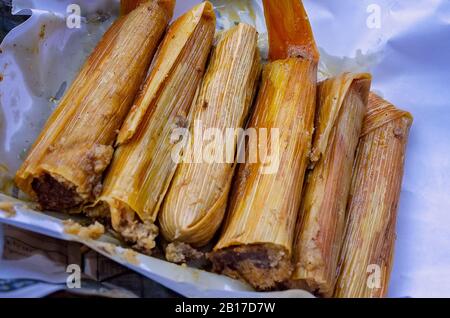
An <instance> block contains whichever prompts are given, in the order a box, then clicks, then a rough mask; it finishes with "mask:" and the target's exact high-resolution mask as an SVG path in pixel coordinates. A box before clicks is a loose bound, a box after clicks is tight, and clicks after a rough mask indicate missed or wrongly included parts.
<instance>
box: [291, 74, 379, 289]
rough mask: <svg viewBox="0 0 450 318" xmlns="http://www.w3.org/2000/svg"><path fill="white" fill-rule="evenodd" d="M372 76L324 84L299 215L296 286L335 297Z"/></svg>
mask: <svg viewBox="0 0 450 318" xmlns="http://www.w3.org/2000/svg"><path fill="white" fill-rule="evenodd" d="M370 78H371V77H370V75H369V74H350V73H345V74H343V75H340V76H337V77H334V78H331V79H328V80H325V81H324V82H322V83H320V84H319V87H318V93H317V94H318V95H317V116H316V120H315V134H314V138H313V145H312V154H311V161H312V166H313V169H312V170H311V171H310V172H309V173H308V176H307V179H306V184H305V190H304V193H303V199H302V204H301V208H300V212H299V218H298V224H297V229H296V242H295V244H294V265H295V269H294V273H293V275H292V280H291V282H290V284H292V286H291V287H301V288H304V289H308V290H309V291H311V292H314V293H316V294H320V295H322V296H327V297H329V296H331V295H332V294H333V289H334V285H335V281H336V269H337V265H338V257H339V251H340V248H341V246H342V242H343V232H344V226H345V210H346V205H347V198H348V192H349V189H350V183H351V179H352V167H353V160H354V156H355V152H356V147H357V145H358V140H359V135H360V133H361V127H362V122H363V118H364V115H365V113H366V106H367V99H368V96H369V91H370Z"/></svg>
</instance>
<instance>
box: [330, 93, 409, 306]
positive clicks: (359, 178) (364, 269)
mask: <svg viewBox="0 0 450 318" xmlns="http://www.w3.org/2000/svg"><path fill="white" fill-rule="evenodd" d="M411 124H412V116H411V114H409V113H408V112H405V111H402V110H399V109H397V108H396V107H395V106H393V105H392V104H390V103H389V102H387V101H385V100H383V99H381V98H380V97H378V96H377V95H375V94H373V93H371V94H370V96H369V106H368V113H367V115H366V117H365V119H364V124H363V129H362V133H361V139H360V141H359V145H358V149H357V154H356V159H355V164H354V172H353V180H352V185H351V189H350V199H349V203H348V209H347V215H348V222H347V225H346V230H345V239H344V244H343V247H342V251H341V256H340V263H341V264H340V273H339V277H338V281H337V284H336V289H335V293H334V296H335V297H345V298H348V297H358V298H359V297H364V298H366V297H367V298H369V297H384V296H385V295H386V293H387V290H388V284H389V277H390V272H391V268H392V258H393V252H394V242H395V225H396V218H397V207H398V201H399V196H400V189H401V183H402V176H403V166H404V158H405V152H406V144H407V141H408V135H409V129H410V127H411Z"/></svg>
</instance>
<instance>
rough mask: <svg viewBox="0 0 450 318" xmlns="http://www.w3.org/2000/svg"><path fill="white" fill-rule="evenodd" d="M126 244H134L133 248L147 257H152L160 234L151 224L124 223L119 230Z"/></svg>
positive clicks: (138, 222)
mask: <svg viewBox="0 0 450 318" xmlns="http://www.w3.org/2000/svg"><path fill="white" fill-rule="evenodd" d="M119 232H120V234H121V235H122V237H123V238H124V239H125V241H126V242H128V243H132V244H133V246H132V247H133V248H134V249H136V250H138V251H140V252H142V253H144V254H147V255H151V252H152V249H153V248H155V246H156V243H155V239H156V237H157V236H158V234H159V229H158V227H157V226H156V225H155V224H153V223H151V222H147V223H142V222H140V221H136V220H135V221H133V222H124V223H123V224H121V226H120V229H119Z"/></svg>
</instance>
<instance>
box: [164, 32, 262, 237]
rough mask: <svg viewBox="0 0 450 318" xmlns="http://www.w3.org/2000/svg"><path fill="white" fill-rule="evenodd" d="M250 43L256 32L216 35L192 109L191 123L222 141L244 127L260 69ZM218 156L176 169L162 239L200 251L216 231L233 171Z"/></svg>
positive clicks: (255, 53)
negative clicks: (230, 131) (216, 131)
mask: <svg viewBox="0 0 450 318" xmlns="http://www.w3.org/2000/svg"><path fill="white" fill-rule="evenodd" d="M256 41H257V33H256V30H255V29H254V28H253V27H251V26H249V25H247V24H239V25H238V26H235V27H233V28H231V29H230V30H228V31H226V32H225V33H224V34H223V35H222V36H221V38H220V40H219V42H218V44H217V47H216V49H215V51H214V54H213V56H212V58H211V62H210V65H209V68H208V70H207V72H206V75H205V78H204V80H203V84H202V89H201V91H200V95H199V98H198V99H197V102H196V105H195V108H194V114H193V119H194V120H196V121H200V122H201V124H202V125H203V127H204V128H205V129H208V128H217V129H219V130H220V133H221V134H222V136H225V134H226V129H229V128H231V129H233V128H242V127H244V124H245V120H246V118H247V115H248V113H249V110H250V106H251V102H252V100H253V96H254V93H255V88H256V84H257V77H258V74H259V70H260V59H259V52H258V49H257V46H256ZM193 129H194V128H192V129H191V136H193V138H190V141H189V142H190V144H191V146H192V147H193V146H194V145H195V144H196V141H195V140H194V139H195V137H196V136H195V134H194V133H193ZM200 142H202V141H200ZM234 148H237V147H236V144H235V145H234ZM233 152H235V149H233ZM221 157H222V159H223V161H219V162H213V163H209V162H205V161H204V160H202V162H199V163H193V162H188V163H182V164H180V165H179V167H178V168H177V172H176V174H175V177H174V180H173V182H172V185H171V187H170V190H169V192H168V193H167V196H166V199H165V201H164V205H163V208H162V210H161V213H160V216H159V222H160V225H161V230H162V234H163V235H164V237H165V239H166V240H168V241H171V242H173V241H178V242H184V243H189V244H192V245H194V246H202V245H205V244H206V243H208V242H209V241H210V240H211V238H212V237H213V235H214V233H215V232H216V231H217V229H218V228H219V226H220V224H221V223H222V219H223V216H224V213H225V208H226V203H227V198H228V192H229V189H230V184H231V180H232V177H233V172H234V168H235V166H236V165H235V164H234V163H232V162H230V163H226V158H225V156H223V155H221Z"/></svg>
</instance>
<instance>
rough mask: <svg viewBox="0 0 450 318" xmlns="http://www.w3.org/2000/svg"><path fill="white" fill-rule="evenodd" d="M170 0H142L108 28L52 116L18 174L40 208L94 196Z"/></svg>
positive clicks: (89, 199) (170, 9)
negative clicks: (142, 0) (143, 0)
mask: <svg viewBox="0 0 450 318" xmlns="http://www.w3.org/2000/svg"><path fill="white" fill-rule="evenodd" d="M174 5H175V1H173V0H152V1H145V2H144V3H142V4H141V5H140V6H138V7H137V8H136V9H135V10H133V11H132V12H130V13H129V14H127V15H125V16H122V17H120V18H119V19H118V20H117V21H116V22H115V23H114V24H113V25H112V26H111V28H110V29H109V30H108V31H107V32H106V33H105V35H104V37H103V38H102V40H101V41H100V43H99V44H98V45H97V47H96V48H95V50H94V52H93V53H92V54H91V56H90V57H89V58H88V59H87V61H86V62H85V64H84V66H83V67H82V69H81V71H80V72H79V74H78V76H77V77H76V78H75V80H74V82H73V84H72V85H71V87H70V89H69V90H68V91H67V93H66V94H65V96H64V98H63V99H62V101H61V103H60V104H59V106H58V107H57V109H56V110H55V111H54V112H53V114H52V115H51V116H50V118H49V120H48V121H47V123H46V125H45V127H44V129H43V130H42V132H41V134H40V135H39V137H38V139H37V140H36V142H35V143H34V145H33V147H32V148H31V150H30V152H29V154H28V156H27V158H26V160H25V162H24V163H23V164H22V166H21V168H20V169H19V170H18V172H17V174H16V178H15V182H16V184H17V186H18V187H19V188H20V189H21V190H23V191H24V192H26V193H27V194H29V195H30V196H32V197H33V198H35V199H37V200H38V201H39V203H40V205H41V207H42V208H43V209H49V210H66V209H72V208H78V207H79V206H81V205H83V204H85V203H87V202H92V201H93V200H94V199H95V197H96V196H97V195H98V194H99V193H100V192H101V188H102V185H101V178H102V173H103V171H104V170H105V168H106V167H107V166H108V164H109V162H110V160H111V158H112V154H113V144H114V142H115V140H116V137H117V130H118V129H120V127H121V125H122V123H123V121H124V119H125V117H126V115H127V113H128V111H129V110H130V107H131V104H132V102H133V98H134V96H135V94H136V93H137V92H138V90H139V87H140V84H141V82H142V81H143V79H144V78H145V75H146V72H147V70H148V67H149V65H150V62H151V59H152V57H153V55H154V53H155V51H156V48H157V46H158V44H159V41H160V38H161V36H162V35H163V33H164V31H165V29H166V27H167V25H168V23H169V21H170V19H171V17H172V14H173V9H174Z"/></svg>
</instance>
